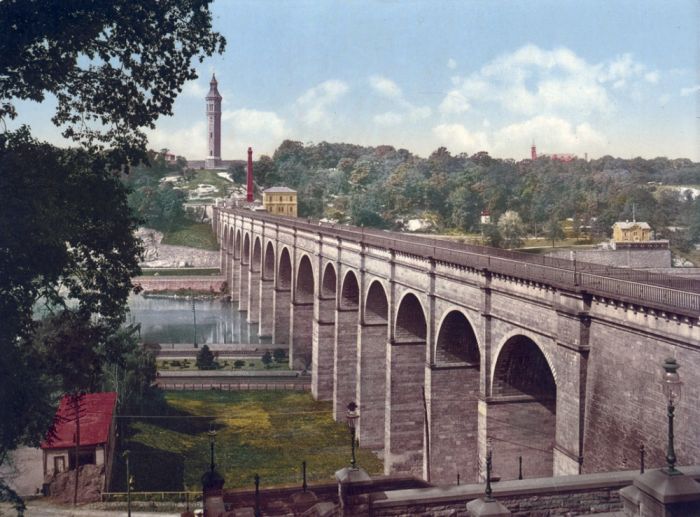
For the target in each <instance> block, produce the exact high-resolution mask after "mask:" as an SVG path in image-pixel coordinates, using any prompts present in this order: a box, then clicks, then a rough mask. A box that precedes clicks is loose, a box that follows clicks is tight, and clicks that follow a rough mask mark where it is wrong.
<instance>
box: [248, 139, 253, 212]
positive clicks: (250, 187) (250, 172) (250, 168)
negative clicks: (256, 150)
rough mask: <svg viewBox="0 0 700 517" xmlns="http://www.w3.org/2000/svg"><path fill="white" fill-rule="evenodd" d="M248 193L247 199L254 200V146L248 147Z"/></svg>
mask: <svg viewBox="0 0 700 517" xmlns="http://www.w3.org/2000/svg"><path fill="white" fill-rule="evenodd" d="M247 179H248V193H247V196H246V201H248V203H252V202H253V148H252V147H249V148H248V178H247Z"/></svg>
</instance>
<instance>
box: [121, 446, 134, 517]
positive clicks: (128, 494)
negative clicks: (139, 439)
mask: <svg viewBox="0 0 700 517" xmlns="http://www.w3.org/2000/svg"><path fill="white" fill-rule="evenodd" d="M122 456H123V457H124V461H125V462H126V511H127V515H128V517H131V483H132V479H133V478H132V477H131V475H130V474H129V451H128V450H126V451H124V453H123V454H122Z"/></svg>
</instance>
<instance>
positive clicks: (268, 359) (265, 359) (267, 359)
mask: <svg viewBox="0 0 700 517" xmlns="http://www.w3.org/2000/svg"><path fill="white" fill-rule="evenodd" d="M262 363H263V364H264V365H265V368H269V367H270V364H272V354H271V353H270V351H269V350H268V351H266V352H265V353H264V354H263V355H262Z"/></svg>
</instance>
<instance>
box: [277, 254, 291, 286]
mask: <svg viewBox="0 0 700 517" xmlns="http://www.w3.org/2000/svg"><path fill="white" fill-rule="evenodd" d="M277 287H278V288H280V289H290V288H291V287H292V259H291V257H290V255H289V249H287V247H286V246H285V247H283V248H282V251H281V252H280V262H279V267H278V268H277Z"/></svg>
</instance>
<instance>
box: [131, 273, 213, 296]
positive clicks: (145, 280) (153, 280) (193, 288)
mask: <svg viewBox="0 0 700 517" xmlns="http://www.w3.org/2000/svg"><path fill="white" fill-rule="evenodd" d="M132 283H133V284H134V286H138V287H140V288H141V290H142V292H144V293H148V294H151V293H159V294H182V295H187V294H188V293H189V294H190V295H191V294H192V293H194V294H212V295H223V294H225V293H226V288H227V284H226V279H225V277H224V276H222V275H217V276H161V275H158V276H137V277H135V278H133V279H132Z"/></svg>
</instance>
